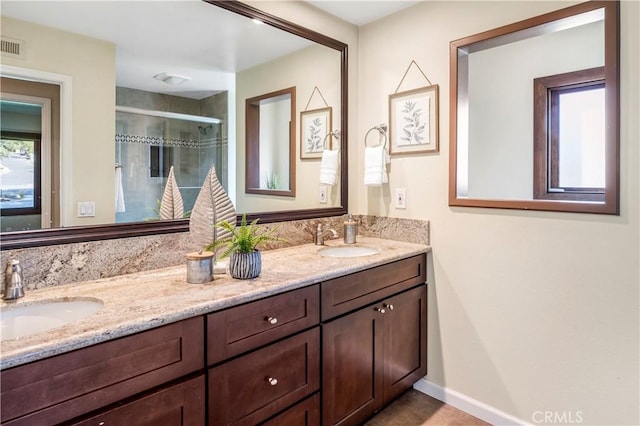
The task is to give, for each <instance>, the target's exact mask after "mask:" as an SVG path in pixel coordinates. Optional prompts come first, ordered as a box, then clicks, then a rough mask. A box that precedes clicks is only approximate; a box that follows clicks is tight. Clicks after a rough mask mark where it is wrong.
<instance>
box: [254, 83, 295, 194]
mask: <svg viewBox="0 0 640 426" xmlns="http://www.w3.org/2000/svg"><path fill="white" fill-rule="evenodd" d="M245 123H246V130H245V135H246V138H245V139H246V142H245V147H246V151H245V173H246V180H245V190H244V191H245V193H247V194H262V195H271V196H281V197H295V196H296V138H295V131H296V88H295V87H289V88H287V89H282V90H278V91H275V92H271V93H266V94H264V95H260V96H256V97H253V98H249V99H247V100H246V107H245Z"/></svg>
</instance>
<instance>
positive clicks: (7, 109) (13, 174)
mask: <svg viewBox="0 0 640 426" xmlns="http://www.w3.org/2000/svg"><path fill="white" fill-rule="evenodd" d="M9 80H10V79H3V83H5V90H6V89H9V90H12V91H13V92H18V93H10V92H3V93H2V99H0V115H1V116H0V127H1V140H0V213H1V215H2V231H3V232H6V231H23V230H31V229H43V228H48V227H49V226H50V225H51V203H52V193H51V190H52V185H51V175H50V173H51V169H50V167H49V166H48V165H49V164H50V162H51V144H52V143H51V142H52V141H51V124H50V123H51V118H50V117H51V99H50V98H41V97H36V96H29V95H25V94H23V93H19V92H22V91H23V90H21V89H23V88H24V86H25V85H26V86H28V89H31V90H35V91H36V92H38V90H39V89H41V87H40V86H41V85H39V84H38V83H30V82H29V83H25V82H18V84H13V82H12V81H9ZM45 86H47V85H45ZM27 92H29V90H27ZM38 93H39V92H38ZM43 163H44V164H43Z"/></svg>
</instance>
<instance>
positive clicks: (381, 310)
mask: <svg viewBox="0 0 640 426" xmlns="http://www.w3.org/2000/svg"><path fill="white" fill-rule="evenodd" d="M375 310H376V312H380V313H381V314H384V313H385V312H387V310H386V309H385V308H375Z"/></svg>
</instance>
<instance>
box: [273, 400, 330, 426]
mask: <svg viewBox="0 0 640 426" xmlns="http://www.w3.org/2000/svg"><path fill="white" fill-rule="evenodd" d="M260 425H261V426H320V394H319V393H316V394H315V395H313V396H311V397H309V398H307V399H305V400H304V401H302V402H299V403H297V404H296V405H294V406H293V407H291V408H289V409H288V410H287V411H285V412H284V413H280V414H278V415H277V416H275V417H274V418H272V419H270V420H269V421H267V422H264V423H261V424H260Z"/></svg>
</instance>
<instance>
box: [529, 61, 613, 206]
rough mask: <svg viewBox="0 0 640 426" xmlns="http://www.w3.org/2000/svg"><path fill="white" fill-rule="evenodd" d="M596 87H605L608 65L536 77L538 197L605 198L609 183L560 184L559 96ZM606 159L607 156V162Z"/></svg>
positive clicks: (535, 187) (535, 184) (535, 195)
mask: <svg viewBox="0 0 640 426" xmlns="http://www.w3.org/2000/svg"><path fill="white" fill-rule="evenodd" d="M596 88H605V68H604V67H596V68H589V69H584V70H580V71H573V72H567V73H562V74H556V75H551V76H546V77H540V78H536V79H534V81H533V102H534V105H533V198H534V199H539V200H565V201H587V202H605V193H606V188H605V187H603V188H582V187H580V188H575V187H561V186H560V185H559V174H560V170H559V149H560V140H559V139H560V137H559V127H560V126H559V106H558V104H559V97H560V95H561V94H563V93H570V92H575V91H584V90H593V89H596ZM605 119H606V117H605ZM605 143H606V142H605ZM606 163H607V162H606V159H605V161H604V164H605V166H606Z"/></svg>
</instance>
